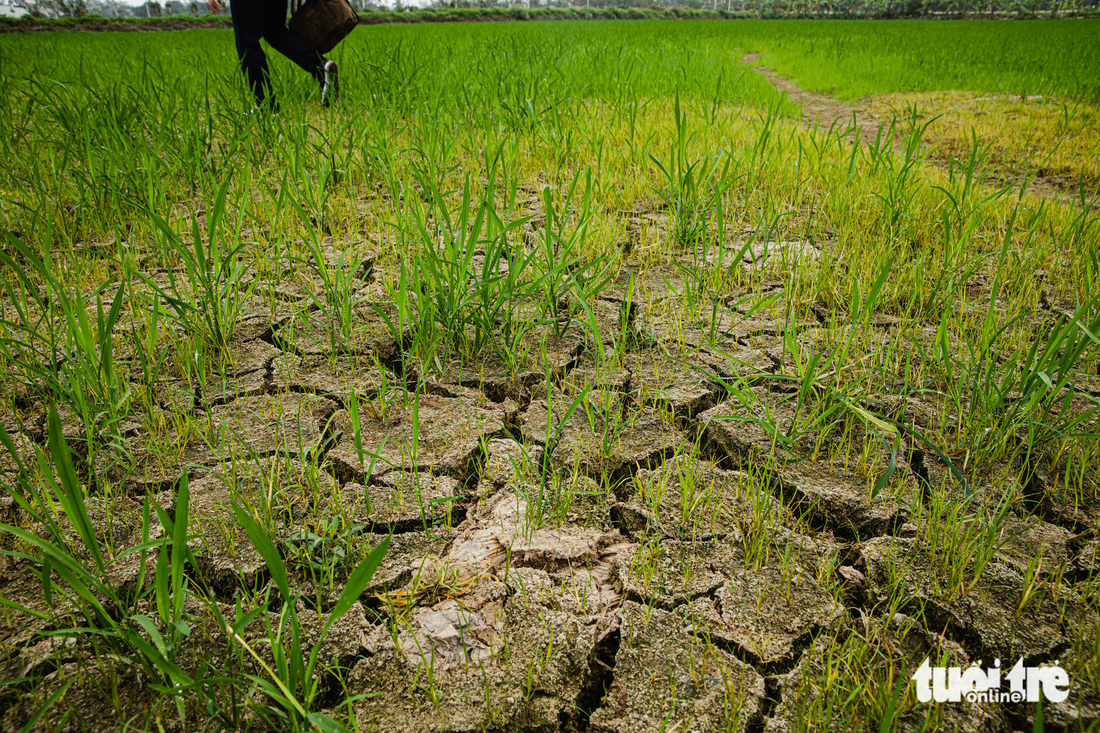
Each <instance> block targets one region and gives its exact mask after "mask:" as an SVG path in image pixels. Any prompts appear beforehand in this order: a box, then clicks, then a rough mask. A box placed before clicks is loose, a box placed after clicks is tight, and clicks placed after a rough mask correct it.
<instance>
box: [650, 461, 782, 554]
mask: <svg viewBox="0 0 1100 733" xmlns="http://www.w3.org/2000/svg"><path fill="white" fill-rule="evenodd" d="M633 486H634V488H635V489H636V490H634V491H631V493H630V495H629V498H630V501H631V502H632V503H634V504H636V505H637V508H638V510H639V511H640V512H642V513H644V514H645V515H647V516H649V517H652V518H654V519H655V520H656V527H650V529H656V530H658V531H659V532H661V533H662V534H663V535H666V536H673V537H679V538H681V539H687V538H691V539H697V540H701V539H706V538H708V537H711V536H715V535H726V534H729V533H734V532H738V531H739V527H740V526H741V524H742V523H744V522H746V521H750V522H751V521H752V519H753V517H754V514H755V513H757V512H763V513H764V514H766V517H762V519H765V520H766V521H769V522H772V521H774V522H778V521H779V520H780V519H781V518H782V517H783V515H784V514H785V510H784V508H783V505H782V504H780V503H779V502H778V501H776V500H775V499H774V498H773V497H772V496H771V494H769V493H767V491H766V490H765V489H764V488H763V487H760V486H757V485H756V484H755V483H754V482H753V479H752V477H751V476H749V475H748V474H747V473H743V472H741V471H725V470H722V469H720V468H717V467H715V466H714V464H712V463H710V462H709V461H703V460H699V459H696V458H692V457H690V456H683V455H682V456H677V457H675V458H672V459H670V460H668V461H666V462H665V463H664V464H662V465H661V467H660V468H658V469H656V470H653V471H649V470H645V469H643V470H641V471H639V472H638V473H637V474H636V475H635V481H634V484H633Z"/></svg>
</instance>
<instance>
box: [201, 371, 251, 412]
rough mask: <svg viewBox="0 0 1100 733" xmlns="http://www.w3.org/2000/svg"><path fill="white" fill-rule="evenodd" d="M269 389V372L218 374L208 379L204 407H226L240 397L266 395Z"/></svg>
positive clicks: (203, 396)
mask: <svg viewBox="0 0 1100 733" xmlns="http://www.w3.org/2000/svg"><path fill="white" fill-rule="evenodd" d="M266 387H267V372H266V371H263V370H260V371H250V372H244V373H243V374H236V375H234V374H226V375H225V376H224V377H220V376H218V375H216V374H214V375H210V376H209V377H208V378H207V382H206V390H205V391H204V392H203V395H202V404H203V406H204V407H205V406H208V405H224V404H225V403H227V402H230V401H232V400H235V399H238V398H240V397H256V396H258V395H262V394H263V393H264V389H265V388H266Z"/></svg>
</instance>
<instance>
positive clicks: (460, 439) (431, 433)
mask: <svg viewBox="0 0 1100 733" xmlns="http://www.w3.org/2000/svg"><path fill="white" fill-rule="evenodd" d="M475 394H477V395H478V397H479V398H481V399H471V398H468V397H455V398H451V397H439V396H436V395H420V396H418V397H417V398H416V402H413V403H412V404H409V405H406V406H400V405H393V404H391V405H390V406H389V408H388V410H387V414H386V415H385V419H379V417H378V416H368V415H364V414H363V413H362V412H360V415H359V418H360V423H359V428H360V440H361V444H362V447H363V450H364V451H365V453H366V459H365V460H366V463H367V465H368V466H369V465H370V461H371V456H377V460H376V461H375V463H374V474H375V475H379V474H382V473H384V472H386V471H389V470H391V469H404V470H408V471H430V472H431V473H434V474H442V475H446V476H450V477H452V478H454V479H457V480H459V481H462V480H464V479H465V478H466V476H467V474H468V473H469V470H470V467H471V464H472V462H473V460H474V459H475V457H476V456H478V455H479V454H480V452H481V444H482V441H485V440H488V439H490V438H493V437H496V436H497V435H498V434H500V433H501V432H503V430H504V424H505V421H506V420H507V418H508V414H507V411H506V408H505V406H503V405H498V404H495V403H492V402H488V401H487V400H485V401H482V400H483V399H484V398H483V396H482V395H481V394H480V393H475ZM414 411H415V412H414ZM414 414H415V418H416V425H417V428H418V432H417V440H416V444H415V446H414V444H413V424H414V420H413V418H414ZM333 423H334V424H333V429H335V430H340V431H343V437H342V438H341V439H340V442H339V443H338V444H337V445H336V446H335V447H334V448H333V449H332V450H330V451H329V452H328V454H327V456H328V458H329V459H330V460H331V461H332V463H333V467H334V469H335V470H336V472H337V475H338V476H339V477H340V478H341V479H342V480H355V481H362V480H363V477H364V473H365V471H364V468H363V464H361V463H360V460H359V455H358V453H357V452H356V447H355V443H354V441H353V439H352V426H351V420H350V419H349V418H348V416H347V414H346V413H343V412H341V413H340V414H339V415H337V416H336V418H335V419H334V421H333Z"/></svg>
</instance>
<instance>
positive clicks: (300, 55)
mask: <svg viewBox="0 0 1100 733" xmlns="http://www.w3.org/2000/svg"><path fill="white" fill-rule="evenodd" d="M261 1H262V2H266V3H267V7H266V13H267V15H266V17H265V19H264V40H265V41H267V42H268V43H269V44H271V47H272V48H273V49H275V50H276V51H278V52H279V53H281V54H282V55H283V56H286V57H287V58H288V59H290V60H291V61H293V62H294V63H296V64H298V66H300V67H302V68H303V69H305V70H306V71H307V72H309V74H310V75H311V76H312V77H313V78H314V79H316V80H317V81H318V82H321V83H324V80H325V61H326V59H325V57H324V56H322V55H321V54H319V53H317V52H316V51H314V50H313V49H312V48H310V47H309V46H307V45H306V42H305V41H303V40H302V39H301V38H299V37H298V36H296V35H294V34H293V33H291V32H290V29H289V28H287V27H286V6H287V0H261Z"/></svg>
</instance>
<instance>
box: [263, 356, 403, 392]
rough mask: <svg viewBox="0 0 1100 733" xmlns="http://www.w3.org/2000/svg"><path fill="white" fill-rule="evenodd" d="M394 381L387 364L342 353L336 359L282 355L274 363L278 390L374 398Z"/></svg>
mask: <svg viewBox="0 0 1100 733" xmlns="http://www.w3.org/2000/svg"><path fill="white" fill-rule="evenodd" d="M395 383H398V380H397V377H396V376H394V375H393V374H392V373H391V372H390V371H389V370H388V369H386V368H385V367H383V366H380V365H377V364H374V363H369V362H367V361H366V360H365V359H363V358H356V357H350V356H347V355H343V354H341V355H340V356H337V357H336V358H335V359H333V358H331V357H329V356H327V355H318V356H304V357H303V356H298V355H297V354H283V355H281V356H279V357H277V358H276V359H275V360H274V362H272V386H273V387H275V389H278V390H288V389H290V390H295V391H300V392H301V391H304V392H316V393H317V394H321V395H350V394H354V395H357V396H359V397H371V396H374V395H375V394H376V393H377V392H378V391H379V390H382V389H384V388H385V387H387V386H390V385H393V384H395Z"/></svg>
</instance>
